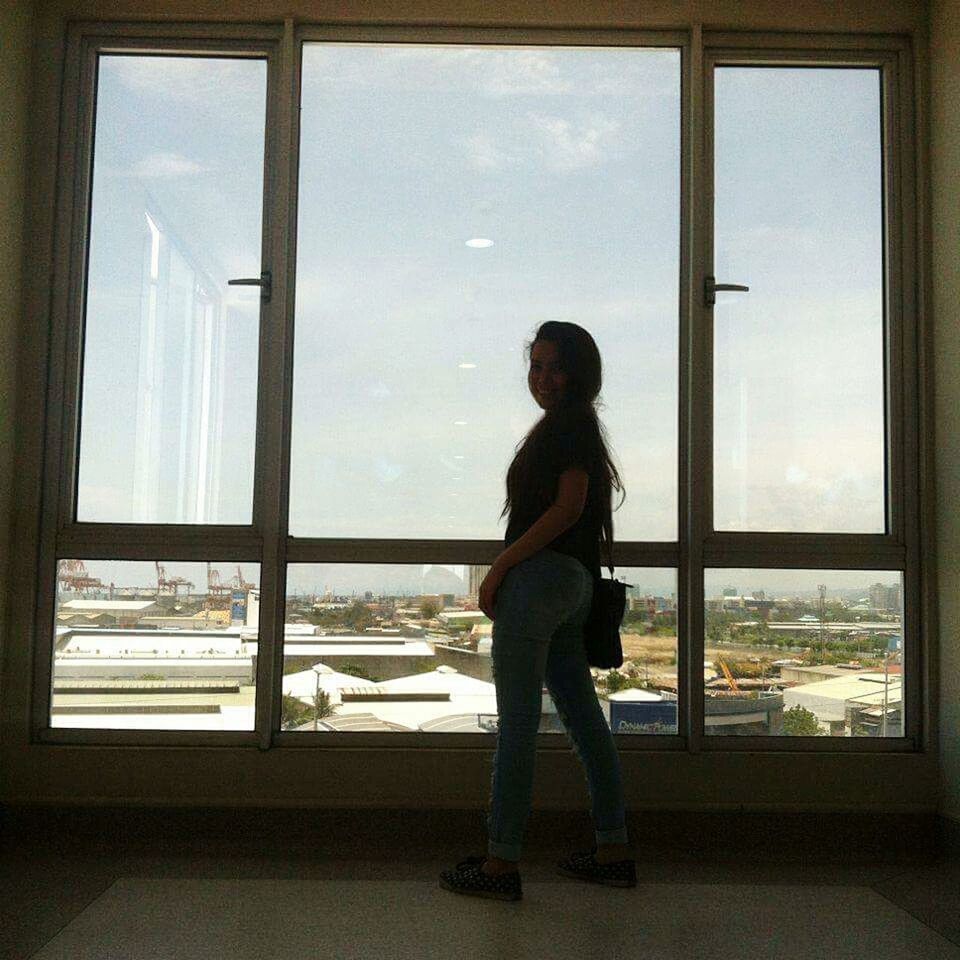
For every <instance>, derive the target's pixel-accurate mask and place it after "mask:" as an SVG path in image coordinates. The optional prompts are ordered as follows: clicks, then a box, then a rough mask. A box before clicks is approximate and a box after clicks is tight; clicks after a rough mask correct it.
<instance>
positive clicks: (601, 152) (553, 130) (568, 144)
mask: <svg viewBox="0 0 960 960" xmlns="http://www.w3.org/2000/svg"><path fill="white" fill-rule="evenodd" d="M530 124H531V126H532V127H533V130H534V131H535V132H536V133H537V134H538V135H539V136H540V141H541V144H540V152H541V154H542V155H543V157H544V159H546V161H547V163H548V164H549V165H550V166H551V167H552V168H553V169H554V170H561V171H566V170H581V169H583V168H584V167H591V166H594V165H596V164H598V163H602V162H603V161H604V160H605V159H606V156H607V148H608V147H609V146H611V145H612V143H613V142H614V141H615V138H616V135H617V133H619V131H620V121H619V120H613V119H611V118H610V117H605V116H603V115H601V114H595V115H594V116H593V117H591V118H590V120H589V121H587V122H586V123H579V124H574V123H571V121H569V120H566V119H564V118H563V117H554V116H545V115H542V114H531V115H530Z"/></svg>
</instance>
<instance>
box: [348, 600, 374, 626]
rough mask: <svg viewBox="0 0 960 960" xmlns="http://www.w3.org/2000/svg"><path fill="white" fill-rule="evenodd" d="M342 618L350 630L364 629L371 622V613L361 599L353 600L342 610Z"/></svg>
mask: <svg viewBox="0 0 960 960" xmlns="http://www.w3.org/2000/svg"><path fill="white" fill-rule="evenodd" d="M343 620H344V623H346V625H347V626H348V627H349V628H350V629H351V630H364V629H366V628H367V627H369V626H370V624H372V623H373V614H372V613H371V612H370V610H369V609H368V608H367V605H366V604H365V603H364V602H363V601H362V600H354V601H353V603H352V604H351V605H350V606H349V607H348V608H347V609H346V610H345V611H344V615H343Z"/></svg>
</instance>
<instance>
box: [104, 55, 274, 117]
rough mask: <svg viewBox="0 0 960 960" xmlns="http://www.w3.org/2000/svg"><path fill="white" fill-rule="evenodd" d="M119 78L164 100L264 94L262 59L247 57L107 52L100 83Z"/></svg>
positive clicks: (251, 104) (236, 99)
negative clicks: (122, 54)
mask: <svg viewBox="0 0 960 960" xmlns="http://www.w3.org/2000/svg"><path fill="white" fill-rule="evenodd" d="M104 81H106V82H110V81H114V82H116V81H119V83H121V84H122V85H123V86H125V87H126V88H127V89H128V90H132V91H134V92H137V93H146V94H149V95H151V96H155V97H162V98H164V99H165V100H180V101H190V102H193V103H210V102H214V103H220V104H222V102H223V101H224V100H229V101H230V102H231V103H241V102H242V103H246V104H247V106H248V109H250V110H255V109H256V102H255V101H253V100H252V98H253V97H259V99H260V102H261V103H262V102H263V100H264V98H265V96H266V88H267V70H266V62H265V61H263V60H257V59H250V58H244V59H240V58H229V57H167V56H153V55H151V56H120V55H108V56H104V57H101V59H100V82H101V83H103V82H104Z"/></svg>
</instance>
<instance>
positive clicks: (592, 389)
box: [500, 320, 627, 563]
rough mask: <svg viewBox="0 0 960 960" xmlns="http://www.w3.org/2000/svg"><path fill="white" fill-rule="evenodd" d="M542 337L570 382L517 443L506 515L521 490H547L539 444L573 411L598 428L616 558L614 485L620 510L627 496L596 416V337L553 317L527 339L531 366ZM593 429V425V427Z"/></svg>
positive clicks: (603, 498)
mask: <svg viewBox="0 0 960 960" xmlns="http://www.w3.org/2000/svg"><path fill="white" fill-rule="evenodd" d="M541 340H548V341H550V342H551V343H555V344H556V345H557V354H558V356H559V360H560V369H561V370H562V371H563V372H564V373H565V374H566V375H567V386H566V389H565V390H564V393H563V396H562V398H561V399H560V401H559V403H558V404H557V405H556V406H555V407H552V408H551V409H549V410H547V411H545V412H544V415H543V416H542V417H541V418H540V419H539V420H538V421H537V422H536V423H535V424H534V425H533V426H532V427H531V428H530V430H529V431H528V432H527V434H526V436H525V437H524V438H523V439H522V440H521V441H520V442H519V443H518V444H517V447H516V452H515V455H514V458H513V461H512V462H511V464H510V468H509V469H508V470H507V496H506V499H505V500H504V503H503V511H502V512H501V514H500V516H501V518H502V517H504V516H505V515H506V514H507V512H508V511H509V510H510V507H511V505H512V504H515V503H517V501H518V499H519V496H520V494H521V491H522V490H523V489H525V488H527V489H529V488H533V489H536V490H538V491H540V492H541V493H545V492H547V487H548V485H549V483H550V480H551V477H550V475H549V466H548V464H547V463H546V462H545V461H544V459H543V458H542V457H538V456H537V455H536V454H537V448H538V446H539V445H540V443H541V441H542V440H543V439H544V437H545V436H546V435H547V434H548V433H549V432H550V431H551V430H553V429H556V428H557V427H558V426H560V425H562V423H563V421H564V419H565V418H567V417H569V416H570V415H571V414H574V415H575V416H576V419H577V420H579V421H580V422H581V423H582V420H583V418H585V419H586V420H587V423H588V425H589V424H592V425H593V426H594V428H595V430H596V433H595V436H594V438H593V439H594V441H595V446H596V448H597V451H598V453H599V458H598V459H599V460H600V462H601V464H602V466H603V471H602V477H601V478H600V489H599V502H600V504H601V507H602V517H603V523H602V528H601V532H602V534H603V537H602V540H603V543H604V544H605V545H606V554H607V557H608V559H609V561H610V562H611V563H612V562H613V510H612V509H611V506H610V497H611V490H612V489H616V490H619V491H620V493H621V494H622V496H621V497H620V503H618V504H617V509H619V508H620V507H621V506H622V505H623V501H624V500H625V499H626V496H627V495H626V491H625V490H624V486H623V481H622V480H621V479H620V474H619V473H618V472H617V468H616V465H615V464H614V462H613V458H612V456H611V455H610V448H609V445H608V443H607V440H606V430H605V428H604V426H603V424H602V423H601V422H600V418H599V417H598V416H597V410H596V407H597V405H602V404H600V401H599V399H598V398H599V395H600V387H601V385H602V382H603V376H602V364H601V362H600V351H599V350H598V349H597V344H596V342H595V341H594V339H593V337H591V336H590V334H589V333H587V331H586V330H584V329H583V327H580V326H577V324H575V323H567V322H565V321H562V320H548V321H547V322H546V323H543V324H541V325H540V327H539V329H538V330H537V333H536V335H535V336H534V338H533V340H531V341H529V342H528V343H527V344H526V347H525V350H524V353H525V354H526V357H527V362H528V366H529V360H530V354H531V353H532V351H533V347H534V345H535V344H536V343H538V342H539V341H541ZM588 429H589V426H588Z"/></svg>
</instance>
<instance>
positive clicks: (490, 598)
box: [477, 564, 507, 620]
mask: <svg viewBox="0 0 960 960" xmlns="http://www.w3.org/2000/svg"><path fill="white" fill-rule="evenodd" d="M506 572H507V571H506V570H505V569H504V568H503V567H500V566H498V565H497V564H494V565H493V566H492V567H491V568H490V572H489V573H488V574H487V575H486V576H485V577H484V578H483V583H481V584H480V596H479V597H478V598H477V599H478V602H479V604H480V609H481V610H482V611H483V612H484V613H485V614H486V615H487V616H488V617H489V618H490V619H491V620H493V609H494V602H495V600H496V596H497V590H498V589H499V588H500V581H501V580H503V577H504V575H505V574H506Z"/></svg>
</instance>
